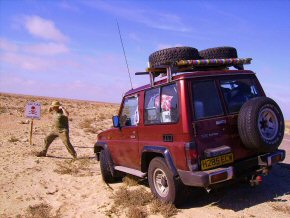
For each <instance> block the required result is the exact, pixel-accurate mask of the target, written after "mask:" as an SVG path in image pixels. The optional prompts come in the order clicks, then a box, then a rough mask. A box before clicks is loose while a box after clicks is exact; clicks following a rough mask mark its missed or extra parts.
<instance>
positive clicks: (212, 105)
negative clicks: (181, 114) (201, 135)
mask: <svg viewBox="0 0 290 218" xmlns="http://www.w3.org/2000/svg"><path fill="white" fill-rule="evenodd" d="M192 95H193V106H194V116H195V119H197V120H198V119H203V118H208V117H214V116H219V115H223V114H224V112H223V109H222V105H221V101H220V98H219V95H218V91H217V88H216V85H215V83H214V81H201V82H193V83H192Z"/></svg>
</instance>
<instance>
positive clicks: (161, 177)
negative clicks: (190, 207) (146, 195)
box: [148, 157, 185, 205]
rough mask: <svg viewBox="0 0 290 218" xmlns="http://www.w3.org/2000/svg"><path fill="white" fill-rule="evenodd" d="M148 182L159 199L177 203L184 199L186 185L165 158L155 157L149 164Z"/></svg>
mask: <svg viewBox="0 0 290 218" xmlns="http://www.w3.org/2000/svg"><path fill="white" fill-rule="evenodd" d="M148 182H149V186H150V189H151V191H152V193H153V194H154V195H155V197H157V198H158V199H160V200H162V201H165V202H170V203H173V204H175V205H178V204H181V203H182V200H184V198H183V197H184V194H183V193H184V190H185V186H184V185H183V184H182V183H181V181H180V180H179V179H176V178H175V177H174V175H173V173H172V172H171V171H170V169H169V168H168V166H167V164H166V162H165V160H164V158H161V157H155V158H154V159H153V160H152V161H151V162H150V164H149V169H148Z"/></svg>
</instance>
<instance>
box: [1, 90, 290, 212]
mask: <svg viewBox="0 0 290 218" xmlns="http://www.w3.org/2000/svg"><path fill="white" fill-rule="evenodd" d="M52 100H53V99H52V98H45V97H32V96H23V95H10V94H4V93H2V94H1V93H0V166H1V167H0V217H146V216H147V217H162V216H165V217H169V216H175V217H289V216H290V158H289V156H287V158H286V160H285V161H284V163H281V164H279V165H276V166H274V167H273V170H272V172H271V174H270V175H269V176H267V177H263V183H262V185H260V186H258V187H256V188H251V187H250V186H249V185H247V184H233V185H231V186H229V187H225V188H221V189H218V190H213V191H211V192H209V193H207V192H200V193H198V194H197V195H193V196H192V197H191V198H189V200H188V201H187V203H186V204H185V205H184V206H183V207H182V208H178V209H175V208H171V207H168V208H165V209H164V210H163V211H162V210H161V209H160V208H164V207H166V206H164V205H161V206H160V205H159V206H158V203H156V202H155V200H154V199H152V198H151V194H150V190H149V188H148V184H147V183H146V181H138V180H135V179H130V178H125V179H124V182H122V181H119V182H116V183H114V184H110V185H108V184H105V183H104V182H103V181H102V178H101V174H100V168H99V162H98V161H97V160H96V158H95V156H94V152H93V145H94V143H95V142H96V139H97V134H98V133H99V132H100V131H102V130H105V129H107V128H110V126H111V125H112V124H111V116H112V115H115V114H117V111H118V108H119V105H118V104H110V103H97V102H88V101H78V100H67V99H66V100H65V99H62V100H61V102H62V103H63V105H64V107H65V108H66V109H67V110H68V111H69V112H70V136H71V142H72V144H73V145H74V147H75V149H76V151H77V153H78V159H77V160H75V161H72V159H71V156H70V155H69V153H68V152H67V150H66V148H65V146H64V145H63V144H62V142H61V141H60V140H59V139H57V140H56V141H55V142H53V144H52V145H51V147H50V149H49V151H48V156H47V157H41V158H40V157H36V156H35V154H36V152H37V151H40V150H41V149H42V148H43V139H44V137H45V134H46V133H48V131H49V126H50V125H51V118H52V116H51V115H50V114H49V113H48V112H47V109H48V107H49V104H50V103H51V101H52ZM28 101H37V102H40V103H41V104H42V116H41V119H40V120H35V121H34V128H33V145H30V144H29V128H30V124H29V123H28V122H29V119H26V118H25V117H24V108H25V105H26V102H28ZM288 124H289V123H288ZM288 128H289V126H288ZM287 131H288V133H289V130H287ZM281 148H283V149H286V150H287V151H288V153H290V136H289V135H285V138H284V141H283V143H282V145H281ZM134 181H136V182H135V183H134ZM130 191H132V193H133V192H134V191H136V193H137V195H136V196H135V198H133V202H135V203H134V204H133V207H132V202H131V203H129V204H128V203H127V204H126V202H130V201H129V200H128V199H127V198H129V197H130V195H129V194H130V193H129V192H130ZM124 193H125V194H124ZM140 193H141V194H140ZM144 193H145V194H144ZM120 196H121V198H120ZM140 196H141V198H140ZM144 196H145V197H144ZM118 197H119V199H118ZM146 199H147V200H146ZM131 200H132V199H131ZM139 201H143V203H142V205H141V204H140V205H139V203H138V202H139ZM151 201H152V202H155V203H152V202H151ZM130 205H131V206H130ZM156 205H157V206H156ZM139 207H140V210H138V208H139ZM164 211H165V212H164Z"/></svg>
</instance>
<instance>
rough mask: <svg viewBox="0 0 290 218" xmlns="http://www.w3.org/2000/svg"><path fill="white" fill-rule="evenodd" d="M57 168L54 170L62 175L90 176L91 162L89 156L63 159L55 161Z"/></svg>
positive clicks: (91, 173)
mask: <svg viewBox="0 0 290 218" xmlns="http://www.w3.org/2000/svg"><path fill="white" fill-rule="evenodd" d="M56 165H57V168H56V169H55V170H54V172H56V173H58V174H61V175H64V174H67V175H72V176H92V175H93V172H91V167H92V162H91V160H90V159H89V158H83V159H76V160H65V161H62V162H57V163H56Z"/></svg>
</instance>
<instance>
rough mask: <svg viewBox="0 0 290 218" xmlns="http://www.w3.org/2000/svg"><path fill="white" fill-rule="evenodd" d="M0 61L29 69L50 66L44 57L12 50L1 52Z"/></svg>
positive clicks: (44, 68) (35, 69)
mask: <svg viewBox="0 0 290 218" xmlns="http://www.w3.org/2000/svg"><path fill="white" fill-rule="evenodd" d="M0 61H1V62H3V63H4V62H5V63H8V64H10V65H11V66H16V67H19V68H21V69H24V70H31V71H39V70H47V69H49V67H50V66H51V64H50V62H49V61H48V60H46V59H43V58H39V57H34V56H30V55H24V54H18V53H13V52H7V53H3V54H1V55H0Z"/></svg>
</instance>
